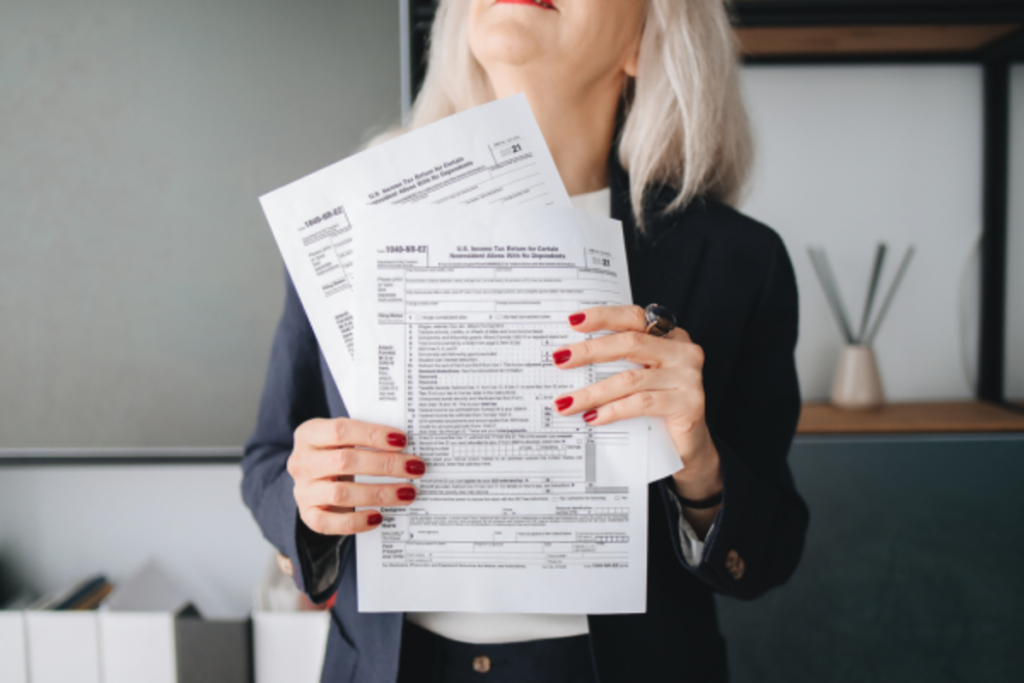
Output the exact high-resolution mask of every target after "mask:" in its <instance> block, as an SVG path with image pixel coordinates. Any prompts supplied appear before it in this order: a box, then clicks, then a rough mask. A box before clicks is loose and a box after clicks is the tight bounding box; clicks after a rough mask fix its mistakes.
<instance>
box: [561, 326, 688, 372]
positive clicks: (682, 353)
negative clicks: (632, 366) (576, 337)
mask: <svg viewBox="0 0 1024 683" xmlns="http://www.w3.org/2000/svg"><path fill="white" fill-rule="evenodd" d="M689 346H693V344H683V343H680V342H678V341H676V340H673V339H667V338H661V337H652V336H651V335H649V334H644V333H643V332H618V333H616V334H609V335H605V336H603V337H597V338H596V339H587V340H586V341H582V342H579V343H577V344H572V345H570V346H565V347H562V348H561V349H558V350H556V351H554V352H553V353H552V354H551V359H552V360H553V361H554V362H555V365H557V366H558V367H560V368H565V369H569V368H578V367H582V366H584V365H591V364H593V363H610V362H612V361H617V360H629V361H632V362H634V363H637V364H638V365H645V366H648V367H652V368H657V367H661V366H664V365H682V364H685V363H686V362H687V361H688V359H689V356H690V353H691V352H690V351H689V350H688V348H687V347H689Z"/></svg>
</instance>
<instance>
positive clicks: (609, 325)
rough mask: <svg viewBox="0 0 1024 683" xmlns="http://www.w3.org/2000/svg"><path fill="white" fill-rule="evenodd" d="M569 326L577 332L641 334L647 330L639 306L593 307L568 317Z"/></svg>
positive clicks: (642, 312)
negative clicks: (605, 331)
mask: <svg viewBox="0 0 1024 683" xmlns="http://www.w3.org/2000/svg"><path fill="white" fill-rule="evenodd" d="M569 324H570V325H572V329H574V330H576V331H577V332H597V331H599V330H610V331H612V332H643V331H644V330H645V329H647V322H646V321H645V319H644V309H642V308H640V307H639V306H595V307H594V308H585V309H583V310H582V311H577V312H576V313H573V314H572V315H570V316H569Z"/></svg>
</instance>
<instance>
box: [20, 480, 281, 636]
mask: <svg viewBox="0 0 1024 683" xmlns="http://www.w3.org/2000/svg"><path fill="white" fill-rule="evenodd" d="M241 478H242V477H241V470H240V469H239V468H238V467H236V466H233V465H224V466H220V465H203V466H191V467H186V466H154V465H149V466H141V467H132V466H123V465H119V466H111V467H97V466H89V467H38V468H15V467H7V468H2V469H0V520H2V521H0V558H2V559H3V561H4V563H5V564H7V565H9V566H10V567H11V569H12V570H13V573H14V574H15V575H16V576H17V577H19V578H20V580H21V581H22V582H25V583H27V584H29V585H31V586H33V587H34V588H35V589H36V590H40V591H53V590H58V589H60V588H62V587H64V586H67V585H69V584H70V583H72V582H74V581H76V580H78V579H81V578H83V577H85V576H86V575H89V574H93V573H96V572H104V573H106V574H107V576H108V578H110V579H112V580H113V581H115V582H116V581H120V580H123V579H126V578H128V577H129V576H130V575H131V573H132V572H134V571H135V570H137V569H138V568H139V567H141V566H142V564H144V563H145V562H146V561H147V560H148V559H150V558H156V559H157V560H159V561H160V562H161V563H162V564H163V565H164V566H165V567H166V568H167V569H168V571H169V574H170V576H172V577H173V578H174V579H175V581H177V582H178V583H179V584H180V585H181V587H182V588H184V589H185V590H186V592H187V593H188V595H189V596H190V597H191V598H192V599H193V600H194V601H195V602H196V604H197V605H198V607H199V609H200V611H202V612H203V613H204V614H205V615H206V616H210V617H216V616H233V615H241V614H245V613H246V612H247V611H248V609H249V607H250V606H251V596H252V591H253V588H254V587H255V586H256V584H257V582H258V581H259V579H260V578H261V577H262V575H263V574H264V573H265V572H266V569H267V564H268V561H269V560H270V558H271V557H272V556H273V555H274V552H273V550H272V548H271V545H270V544H269V543H268V542H267V541H266V540H264V539H263V537H262V535H261V534H260V531H259V529H258V527H257V526H256V523H255V522H254V521H253V519H252V516H251V515H250V514H249V511H248V509H246V507H245V506H244V505H243V504H242V499H241V494H240V493H239V483H240V482H241Z"/></svg>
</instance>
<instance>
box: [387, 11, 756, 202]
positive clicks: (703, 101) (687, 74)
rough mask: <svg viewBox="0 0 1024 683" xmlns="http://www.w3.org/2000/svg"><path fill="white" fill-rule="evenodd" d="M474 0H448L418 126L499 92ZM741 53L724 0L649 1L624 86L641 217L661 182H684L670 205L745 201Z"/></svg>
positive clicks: (629, 156)
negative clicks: (485, 56) (647, 195)
mask: <svg viewBox="0 0 1024 683" xmlns="http://www.w3.org/2000/svg"><path fill="white" fill-rule="evenodd" d="M471 1H472V0H441V4H440V7H439V8H438V11H437V16H436V17H435V19H434V25H433V29H432V31H431V35H430V58H429V63H428V66H427V76H426V79H425V81H424V83H423V88H422V90H421V91H420V93H419V95H418V96H417V98H416V102H415V103H414V104H413V108H412V112H411V115H410V118H409V123H408V128H409V129H412V128H418V127H420V126H424V125H426V124H428V123H432V122H434V121H437V120H438V119H441V118H444V117H445V116H448V115H450V114H454V113H456V112H458V111H462V110H465V109H469V108H470V107H474V106H477V105H479V104H483V103H485V102H489V101H491V100H493V99H494V92H493V90H492V89H491V85H490V82H489V80H488V78H487V74H486V73H485V72H484V69H483V67H482V66H481V65H480V63H479V62H478V61H477V60H476V58H475V57H474V56H473V54H472V52H471V51H470V47H469V37H468V36H467V26H468V24H469V21H468V18H469V5H470V2H471ZM738 55H739V48H738V43H737V41H736V38H735V35H734V33H733V31H732V27H731V26H730V24H729V18H728V15H727V13H726V9H725V4H724V3H723V1H722V0H648V1H647V11H646V17H645V20H644V29H643V36H642V37H641V42H640V55H639V61H638V64H637V76H636V78H635V79H630V80H631V81H632V82H631V83H629V84H628V86H627V88H626V91H625V92H624V93H623V97H624V98H626V102H625V105H626V119H625V122H624V124H623V127H622V131H621V136H620V138H619V146H618V150H619V161H620V162H621V163H622V166H623V168H625V169H626V170H627V171H629V174H630V188H629V191H630V200H631V202H632V205H633V213H634V215H635V216H636V218H637V220H638V221H641V222H642V221H643V211H642V207H643V199H644V191H645V190H646V189H647V188H648V187H651V186H653V185H667V186H670V187H672V188H674V189H676V191H677V194H676V196H675V199H674V200H673V202H672V203H671V205H670V206H669V207H668V209H669V210H672V209H676V208H679V207H681V206H684V205H686V204H688V203H689V202H690V201H691V200H692V199H694V198H695V197H699V196H706V197H711V198H713V199H717V200H719V201H722V202H725V203H727V204H735V203H736V202H737V201H739V199H740V195H741V194H742V191H743V187H744V184H745V183H746V180H747V176H748V174H749V171H750V166H751V162H752V158H753V154H752V144H751V136H750V127H749V123H748V121H747V114H746V110H745V108H744V106H743V99H742V96H741V95H740V87H739V77H738V62H739V59H738ZM395 132H400V131H395Z"/></svg>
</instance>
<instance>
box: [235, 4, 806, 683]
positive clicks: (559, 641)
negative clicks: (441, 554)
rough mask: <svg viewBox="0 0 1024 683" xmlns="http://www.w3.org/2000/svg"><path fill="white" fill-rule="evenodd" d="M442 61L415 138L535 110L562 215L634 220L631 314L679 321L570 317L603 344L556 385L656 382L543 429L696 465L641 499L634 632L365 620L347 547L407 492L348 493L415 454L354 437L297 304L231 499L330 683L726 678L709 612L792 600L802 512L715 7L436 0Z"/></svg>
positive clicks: (789, 316) (391, 435)
mask: <svg viewBox="0 0 1024 683" xmlns="http://www.w3.org/2000/svg"><path fill="white" fill-rule="evenodd" d="M431 45H432V47H431V58H430V64H429V70H428V74H427V78H426V82H425V85H424V88H423V91H422V93H421V94H420V96H419V98H418V99H417V102H416V106H415V108H414V111H413V117H412V123H411V127H417V126H421V125H425V124H427V123H430V122H431V121H434V120H437V119H439V118H441V117H444V116H447V115H449V114H451V113H454V112H456V111H460V110H463V109H466V108H468V107H472V106H474V105H477V104H481V103H483V102H486V101H489V100H492V99H494V98H496V97H503V96H506V95H510V94H513V93H516V92H524V91H525V93H526V95H527V99H528V100H529V102H530V105H531V107H532V108H533V111H534V113H535V115H536V117H537V120H538V122H539V123H540V127H541V130H542V131H543V133H544V137H545V139H546V140H547V143H548V145H549V147H550V148H551V152H552V155H553V156H554V159H555V162H556V164H557V166H558V169H559V171H560V173H561V175H562V179H563V180H564V182H565V185H566V188H567V189H568V191H569V194H570V195H573V196H574V202H575V203H576V204H577V206H579V207H581V208H584V209H586V210H591V211H596V212H598V213H603V214H605V215H611V216H612V217H614V218H617V219H619V220H621V221H622V222H623V225H624V230H625V233H626V234H625V238H626V245H627V252H628V257H629V270H630V280H631V284H632V289H633V296H634V300H635V301H636V302H637V303H638V304H640V305H646V304H650V303H653V302H657V303H658V304H661V305H662V306H664V307H667V308H668V309H670V310H671V311H674V313H675V315H676V317H677V319H678V326H677V327H674V328H672V325H671V321H670V320H667V319H666V318H668V316H667V315H663V316H662V318H661V319H659V320H658V321H657V322H658V323H660V324H661V331H662V332H664V330H665V329H668V328H672V329H671V331H669V332H668V334H667V335H665V336H661V337H658V336H655V335H652V334H645V332H647V331H648V327H649V321H648V320H646V319H645V314H644V310H643V309H642V308H640V306H633V307H602V308H594V309H589V310H585V311H580V312H578V313H576V314H574V315H572V316H570V319H569V320H568V321H567V324H570V325H572V326H573V327H574V328H575V329H576V330H578V331H581V332H592V331H597V330H611V331H613V332H615V334H611V335H607V336H603V337H598V338H597V339H595V340H593V341H588V342H583V343H580V344H575V345H573V346H569V347H566V348H564V349H560V350H559V351H557V352H556V353H554V354H553V358H554V361H555V362H556V363H558V364H559V365H560V366H561V367H565V368H572V367H578V366H581V365H586V364H589V363H595V362H603V361H611V360H615V359H620V358H626V359H629V360H633V361H636V362H637V363H639V364H641V365H643V366H645V368H644V369H642V370H637V371H632V372H626V373H622V374H620V375H617V376H615V377H612V378H610V379H607V380H604V381H602V382H600V383H598V384H595V385H592V386H590V387H586V388H583V389H580V390H579V391H576V392H574V393H572V394H569V395H566V396H561V397H558V399H556V409H559V410H560V411H561V412H562V414H564V415H578V416H579V417H580V419H583V420H586V421H588V422H591V423H593V424H607V423H610V422H614V421H617V420H621V419H625V418H628V417H633V416H636V415H648V416H655V417H660V418H664V419H665V421H666V423H667V425H668V427H669V431H670V433H671V435H672V438H673V441H674V444H675V447H676V449H677V451H678V455H679V457H680V460H681V463H682V464H684V465H685V467H684V468H683V469H681V470H680V471H679V472H678V473H676V474H675V475H674V476H672V477H668V478H666V479H665V480H663V481H659V482H656V483H654V484H651V492H650V494H651V495H650V510H649V523H648V524H649V536H650V538H649V544H648V545H649V551H648V552H649V559H648V599H647V612H646V613H645V614H642V615H612V616H610V615H603V616H602V615H591V616H587V615H557V616H551V615H547V616H544V615H469V614H437V613H431V614H422V613H421V614H407V615H402V614H360V613H359V612H358V610H357V608H356V599H355V595H356V588H355V586H356V575H355V557H354V543H352V542H351V539H352V537H353V535H354V534H357V533H362V532H366V531H372V530H373V529H375V528H376V527H377V525H379V524H380V523H381V515H380V514H379V513H377V512H376V511H375V510H374V509H373V507H379V506H397V505H407V504H409V502H411V500H412V499H414V498H415V495H416V490H415V488H413V487H410V486H408V485H404V486H403V485H371V484H356V483H354V482H353V481H352V477H353V476H354V475H356V474H377V475H385V474H386V475H393V476H399V477H403V478H416V477H419V476H422V474H423V473H424V472H425V471H426V468H427V467H429V464H427V463H424V461H422V460H420V459H419V458H417V457H416V456H415V454H406V453H403V452H402V450H403V448H404V446H405V444H406V437H405V435H404V434H401V433H399V432H397V431H395V430H393V429H391V428H387V427H383V426H379V425H371V424H365V423H361V422H357V421H354V420H349V419H347V418H346V417H345V415H346V412H345V408H344V404H343V403H342V400H341V397H340V396H339V395H338V392H337V388H336V387H335V385H334V383H333V381H332V378H331V376H330V373H329V372H328V371H327V370H326V365H325V363H324V361H323V359H322V356H321V355H320V353H319V349H318V347H317V343H316V340H315V338H314V336H313V333H312V331H311V329H310V326H309V323H308V321H307V320H306V317H305V314H304V313H303V310H302V307H301V305H300V303H299V301H298V298H297V296H296V294H295V290H294V288H293V287H292V286H291V285H290V283H289V285H288V291H287V302H286V306H285V311H284V315H283V317H282V320H281V324H280V327H279V330H278V333H277V337H276V339H275V342H274V348H273V352H272V358H271V365H270V371H269V374H268V378H267V384H266V388H265V391H264V396H263V402H262V405H261V409H260V417H259V424H258V427H257V429H256V432H255V434H254V435H253V437H252V438H251V440H250V442H249V444H248V446H247V449H246V456H245V459H244V461H243V467H244V469H245V480H244V483H243V491H244V495H245V500H246V503H247V504H248V505H249V507H250V508H251V509H252V510H253V513H254V515H255V516H256V518H257V520H258V521H259V523H260V525H261V527H262V528H263V531H264V533H265V534H266V536H267V537H268V538H269V539H270V540H271V541H272V542H273V543H274V545H275V546H276V547H277V548H278V549H280V550H281V552H282V553H283V554H284V555H285V556H287V557H288V558H289V560H290V566H291V567H293V568H294V577H295V580H296V582H297V583H298V585H299V586H300V588H301V589H302V590H304V591H305V592H307V593H308V594H309V595H310V597H311V598H312V599H313V600H315V601H324V600H327V599H328V598H329V597H330V596H331V595H334V594H335V593H336V594H337V599H336V603H335V604H334V606H333V608H332V617H333V619H332V626H331V632H330V637H329V643H328V651H327V656H326V661H325V666H324V677H323V680H324V681H325V682H327V681H330V682H331V683H334V682H344V681H360V682H364V681H366V682H369V681H373V682H376V681H380V682H381V683H384V682H387V683H393V682H394V681H396V680H399V681H403V682H411V681H461V680H464V679H465V680H477V679H479V680H495V681H534V682H541V683H544V682H551V683H555V682H556V681H557V682H570V681H572V682H576V681H581V682H582V681H596V680H600V681H602V682H607V681H654V680H680V681H722V680H725V679H726V668H725V666H726V664H725V648H724V643H723V641H722V639H721V636H720V635H719V633H718V627H717V622H716V616H715V607H714V602H713V600H712V592H713V591H717V592H720V593H723V594H726V595H731V596H734V597H739V598H744V599H748V598H753V597H756V596H758V595H760V594H761V593H763V592H765V591H766V590H768V589H769V588H771V587H773V586H776V585H778V584H781V583H783V582H784V581H785V580H786V579H787V578H788V577H789V575H790V574H791V573H792V571H793V570H794V568H795V567H796V564H797V562H798V560H799V556H800V552H801V549H802V546H803V539H804V532H805V529H806V526H807V520H808V513H807V510H806V507H805V506H804V504H803V502H802V500H801V499H800V497H799V495H798V494H797V493H796V491H795V489H794V486H793V481H792V477H791V475H790V471H789V468H788V466H787V463H786V455H787V452H788V450H789V446H790V442H791V440H792V437H793V433H794V430H795V428H796V422H797V417H798V415H799V411H800V396H799V391H798V387H797V380H796V371H795V368H794V363H793V350H794V346H795V344H796V329H797V294H796V284H795V281H794V277H793V272H792V267H791V265H790V262H789V259H788V256H787V254H786V250H785V248H784V247H783V245H782V242H781V240H780V239H779V238H778V236H776V235H775V233H773V232H772V231H771V230H769V229H768V228H766V227H764V226H762V225H760V224H758V223H756V222H754V221H752V220H750V219H749V218H746V217H744V216H742V215H741V214H739V213H737V212H736V211H735V210H733V209H732V208H730V207H729V206H728V204H730V203H731V202H734V201H735V200H736V198H737V196H738V195H739V193H740V190H741V189H742V185H743V181H744V179H745V176H746V174H747V169H748V166H749V156H750V155H749V147H750V144H749V136H748V131H747V124H746V118H745V114H744V111H743V107H742V103H741V100H740V95H739V89H738V85H737V74H736V62H737V59H736V52H735V48H734V42H733V36H732V31H731V28H730V26H729V23H728V20H727V17H726V14H725V9H724V7H723V4H722V2H721V0H646V1H645V0H444V1H443V2H442V3H441V6H440V8H439V11H438V14H437V18H436V21H435V25H434V30H433V35H432V44H431ZM658 311H661V312H664V309H658V310H657V311H655V312H656V313H657V312H658ZM658 330H659V328H655V329H654V330H651V331H653V332H658ZM569 399H571V400H569ZM367 506H369V507H370V508H371V509H365V508H366V507H367ZM355 507H359V508H363V509H360V510H359V511H353V508H355ZM343 539H344V540H343ZM429 589H430V587H429V586H423V590H429ZM483 674H486V675H485V676H484V675H483Z"/></svg>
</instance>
